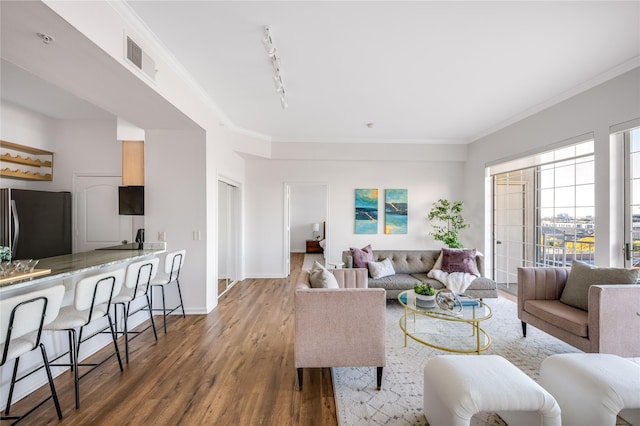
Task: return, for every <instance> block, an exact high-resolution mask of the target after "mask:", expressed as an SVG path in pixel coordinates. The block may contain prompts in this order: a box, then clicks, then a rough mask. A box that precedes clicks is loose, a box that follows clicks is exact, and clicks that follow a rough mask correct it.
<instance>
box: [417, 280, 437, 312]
mask: <svg viewBox="0 0 640 426" xmlns="http://www.w3.org/2000/svg"><path fill="white" fill-rule="evenodd" d="M413 291H415V292H416V305H418V306H420V307H422V308H433V307H435V298H436V289H435V288H433V287H432V286H431V284H428V283H423V282H421V281H416V282H415V284H414V285H413Z"/></svg>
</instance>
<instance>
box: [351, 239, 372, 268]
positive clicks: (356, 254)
mask: <svg viewBox="0 0 640 426" xmlns="http://www.w3.org/2000/svg"><path fill="white" fill-rule="evenodd" d="M349 251H350V252H351V256H352V257H353V267H354V268H366V267H367V263H369V262H375V261H376V260H375V259H374V258H373V249H372V248H371V244H369V245H368V246H366V247H363V248H361V249H359V248H354V247H352V248H350V249H349Z"/></svg>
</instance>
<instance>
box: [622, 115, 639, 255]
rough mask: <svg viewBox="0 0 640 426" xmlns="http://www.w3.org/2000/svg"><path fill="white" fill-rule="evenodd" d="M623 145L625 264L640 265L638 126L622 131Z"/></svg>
mask: <svg viewBox="0 0 640 426" xmlns="http://www.w3.org/2000/svg"><path fill="white" fill-rule="evenodd" d="M623 138H624V145H625V221H624V222H625V229H624V235H625V240H624V247H625V255H624V260H625V266H626V267H631V266H636V267H637V266H640V127H636V128H634V129H631V130H628V131H625V132H624V133H623Z"/></svg>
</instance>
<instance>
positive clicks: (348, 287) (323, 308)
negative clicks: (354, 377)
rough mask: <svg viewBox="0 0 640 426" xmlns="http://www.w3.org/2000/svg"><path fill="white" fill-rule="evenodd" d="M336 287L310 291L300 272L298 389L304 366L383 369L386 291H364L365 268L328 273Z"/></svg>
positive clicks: (306, 276) (296, 344) (379, 381)
mask: <svg viewBox="0 0 640 426" xmlns="http://www.w3.org/2000/svg"><path fill="white" fill-rule="evenodd" d="M331 272H332V273H333V274H334V276H335V277H336V280H337V281H338V285H339V286H340V288H339V289H327V288H311V287H310V285H309V273H308V272H306V271H303V272H301V274H300V276H299V278H298V284H297V286H296V289H295V297H294V300H295V302H294V303H295V336H294V357H295V367H296V368H297V370H298V386H299V388H300V390H302V373H303V368H324V367H359V366H372V367H377V376H376V380H377V387H378V390H379V389H380V387H381V385H382V369H383V367H384V365H385V314H386V295H385V291H384V289H381V288H367V283H368V279H367V276H368V274H367V270H366V269H332V270H331Z"/></svg>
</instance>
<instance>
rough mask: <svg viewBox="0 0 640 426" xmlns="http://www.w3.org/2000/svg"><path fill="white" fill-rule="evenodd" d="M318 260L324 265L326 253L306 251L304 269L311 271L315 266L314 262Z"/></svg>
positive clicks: (303, 262)
mask: <svg viewBox="0 0 640 426" xmlns="http://www.w3.org/2000/svg"><path fill="white" fill-rule="evenodd" d="M316 260H317V261H318V262H319V263H320V264H321V265H324V255H323V254H320V253H305V255H304V260H303V261H302V270H303V271H310V270H311V267H312V266H313V262H315V261H316Z"/></svg>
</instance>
